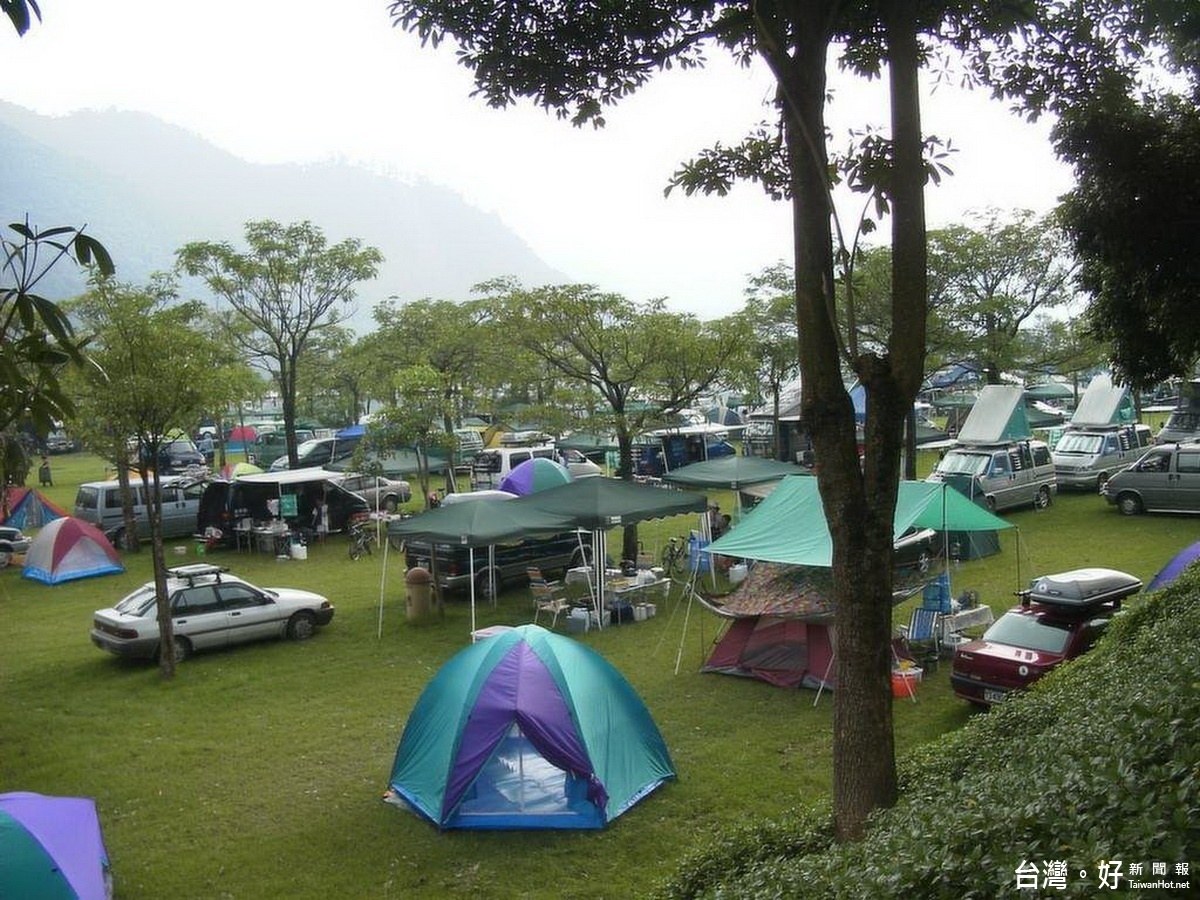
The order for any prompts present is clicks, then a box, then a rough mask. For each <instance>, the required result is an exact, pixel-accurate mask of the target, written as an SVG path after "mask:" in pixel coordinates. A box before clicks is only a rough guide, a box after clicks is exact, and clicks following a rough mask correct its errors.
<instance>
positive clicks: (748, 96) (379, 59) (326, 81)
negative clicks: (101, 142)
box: [0, 0, 1071, 318]
mask: <svg viewBox="0 0 1200 900" xmlns="http://www.w3.org/2000/svg"><path fill="white" fill-rule="evenodd" d="M39 5H40V6H41V8H42V14H43V22H42V23H41V24H38V25H34V27H33V28H32V29H31V30H30V32H29V33H28V34H26V36H25V37H24V38H20V39H18V38H17V37H16V35H15V32H14V31H13V30H12V28H11V27H9V25H8V22H7V20H5V21H3V22H0V60H3V62H4V66H5V72H6V76H5V78H4V80H3V83H0V98H2V99H4V100H7V101H9V102H12V103H16V104H18V105H21V106H25V107H28V108H31V109H33V110H35V111H38V112H41V113H45V114H63V113H67V112H70V111H72V110H75V109H81V108H91V109H110V108H115V109H127V110H138V111H142V112H147V113H150V114H152V115H155V116H157V117H159V118H161V119H163V120H165V121H168V122H171V123H173V124H176V125H179V126H182V127H184V128H186V129H188V130H190V131H193V132H195V133H197V134H200V135H202V136H203V137H205V138H206V139H208V140H209V141H211V142H212V143H213V144H215V145H217V146H219V147H221V148H223V149H225V150H227V151H229V152H231V153H233V154H235V155H237V156H239V157H242V158H243V159H246V160H249V161H251V162H289V161H295V162H311V161H318V160H330V159H334V160H341V161H346V162H354V163H361V164H364V165H368V166H370V167H372V168H374V169H376V170H380V171H384V172H388V173H391V174H394V175H395V176H397V177H400V178H404V179H413V180H417V179H424V180H426V181H429V182H432V183H435V184H439V185H442V186H445V187H448V188H450V189H452V190H455V191H457V192H458V193H459V194H461V195H462V196H463V197H464V198H465V199H466V200H467V201H468V202H470V203H472V204H474V205H476V206H478V207H480V208H482V209H484V210H486V211H489V212H494V213H496V214H497V215H498V216H499V217H500V218H501V219H503V220H504V221H505V222H506V223H507V224H508V225H509V226H510V227H511V228H512V229H513V230H514V231H516V232H517V234H519V235H520V236H521V237H522V238H523V239H524V240H525V241H526V242H527V243H528V244H529V245H530V246H531V247H532V248H533V250H534V252H536V253H537V254H538V255H539V256H541V257H542V259H543V260H545V261H546V262H547V263H548V264H549V265H551V266H553V267H554V268H556V269H558V270H559V271H562V272H564V273H566V275H567V276H568V277H569V278H570V279H571V280H574V281H580V282H590V283H594V284H596V285H597V286H598V287H600V288H601V289H602V290H606V291H614V292H617V293H621V294H624V295H625V296H627V297H629V298H630V299H632V300H646V299H649V298H652V297H666V298H667V300H668V303H669V305H670V306H671V307H672V308H675V309H680V310H687V311H692V312H696V313H697V314H699V315H701V316H702V317H704V318H708V317H711V316H717V315H724V314H726V313H729V312H732V311H734V310H735V309H737V308H738V307H740V305H741V302H742V298H743V292H744V289H745V287H746V284H747V280H748V276H749V275H751V274H753V273H756V272H758V271H760V270H761V269H763V268H764V267H766V266H768V265H771V264H772V263H774V262H776V261H778V260H780V259H787V258H788V257H789V255H790V247H791V234H790V217H789V214H788V210H787V208H786V205H784V204H779V203H773V202H771V201H770V200H768V199H767V198H766V197H765V195H763V194H762V192H761V190H760V189H758V188H757V187H755V186H753V185H745V186H742V187H740V188H738V189H735V191H734V192H733V193H732V194H731V195H730V196H728V197H724V198H716V197H686V196H684V195H683V194H682V193H681V192H676V193H673V194H672V195H671V197H670V198H669V199H664V198H663V187H664V186H665V184H666V181H667V178H668V177H669V176H670V174H671V172H672V171H673V170H674V169H675V167H676V166H677V165H678V164H679V163H680V162H681V161H683V160H685V159H688V158H690V157H692V156H694V155H695V154H696V153H697V152H698V151H700V150H701V149H703V148H705V147H708V146H710V145H712V144H713V143H714V142H716V141H722V142H724V143H726V144H730V143H735V142H737V141H738V140H740V139H741V138H742V137H743V136H744V135H745V134H746V133H747V131H748V129H749V128H750V127H751V126H752V125H753V124H755V123H756V122H758V121H760V120H762V119H763V118H764V117H767V115H768V111H767V110H765V108H764V107H763V105H762V104H763V102H764V100H765V99H767V98H768V97H769V96H770V94H771V79H770V77H769V76H768V75H766V74H765V73H764V72H763V71H756V70H750V71H749V72H747V71H744V70H737V69H735V68H734V67H733V65H732V63H730V62H727V60H726V58H725V57H723V56H720V55H719V54H716V53H714V55H713V58H712V60H711V65H710V67H709V68H708V69H706V70H703V71H700V72H697V71H689V72H679V71H673V72H668V73H664V74H662V75H659V76H658V77H657V78H656V79H655V80H654V81H653V82H652V83H651V84H650V85H649V86H648V87H647V88H645V89H643V90H642V91H641V92H640V93H639V94H636V95H634V97H632V98H630V99H628V100H626V101H625V102H624V103H623V104H622V105H620V106H618V107H615V108H613V109H611V110H609V111H608V112H607V114H606V118H607V120H608V126H607V127H606V128H604V129H602V130H599V131H596V130H593V129H591V128H590V127H589V128H587V129H582V130H581V129H577V128H574V127H572V126H571V125H570V124H569V123H566V122H561V121H558V120H556V119H555V118H553V117H552V116H550V115H547V114H546V113H543V112H542V111H540V110H537V109H534V108H532V107H531V106H529V105H528V104H523V105H521V106H519V107H515V108H510V109H508V110H504V111H496V110H491V109H488V108H487V107H486V106H485V105H484V104H483V103H482V101H480V100H479V99H477V98H475V99H473V98H471V97H470V96H469V94H470V91H471V89H472V82H471V78H470V73H469V72H468V71H467V70H466V69H464V68H462V67H461V66H458V65H457V64H456V63H455V61H454V53H453V50H452V48H450V47H449V46H447V45H443V46H442V47H441V48H439V49H437V50H431V49H429V48H421V47H420V46H419V44H418V42H417V40H416V39H415V38H414V37H412V36H411V35H408V34H406V33H404V32H402V31H400V30H397V29H395V28H392V27H391V24H390V21H389V19H388V17H387V2H386V0H340V2H337V3H331V2H329V0H323V2H317V0H211V2H207V3H183V2H180V0H105V2H103V3H100V2H96V0H41V2H40V4H39ZM838 83H841V84H843V85H844V86H843V87H841V88H838V89H836V95H835V99H834V105H833V107H832V108H831V110H830V123H831V126H832V128H833V131H834V144H833V146H834V147H835V148H837V149H841V148H842V147H844V146H846V145H847V144H848V135H847V129H849V128H852V127H862V126H863V125H868V124H870V125H874V126H881V125H885V124H886V121H887V106H886V102H885V94H884V88H883V86H882V85H880V84H878V83H875V84H874V85H866V84H865V83H863V82H850V81H849V80H848V79H842V78H839V79H838ZM922 114H923V120H924V130H925V131H926V132H927V133H933V134H937V135H939V136H940V137H942V138H943V139H945V138H949V139H950V140H951V142H952V144H953V145H954V146H955V147H957V148H958V152H957V153H956V154H955V155H954V156H953V157H952V158H951V160H950V165H951V167H952V168H953V169H954V172H955V174H954V176H952V177H950V178H949V179H947V180H944V181H943V183H942V186H941V187H938V188H936V189H932V190H931V191H930V192H929V193H928V194H927V202H928V204H929V210H928V220H929V225H930V227H937V226H939V225H945V224H948V223H950V222H954V221H959V220H961V219H962V216H963V214H964V213H965V212H967V211H970V210H982V209H985V208H989V207H995V208H998V209H1001V210H1011V209H1016V208H1028V209H1033V210H1035V211H1038V212H1043V211H1046V210H1049V209H1050V208H1051V207H1052V206H1053V205H1054V202H1055V199H1056V198H1057V197H1058V195H1060V194H1061V193H1063V192H1064V191H1066V190H1067V189H1069V188H1070V186H1071V180H1070V174H1069V171H1068V170H1067V169H1066V168H1065V167H1064V166H1062V165H1061V164H1060V163H1058V162H1057V161H1056V160H1055V158H1054V156H1053V153H1052V152H1051V150H1050V147H1049V142H1048V140H1047V138H1046V134H1047V132H1048V126H1047V125H1044V124H1039V125H1037V126H1033V125H1029V124H1026V123H1023V122H1021V121H1020V120H1019V119H1017V118H1016V117H1014V116H1013V115H1011V114H1010V113H1008V112H1007V111H1006V110H1005V109H1004V107H1003V106H1002V105H1000V104H998V103H996V102H995V101H991V100H989V99H988V98H987V97H986V96H985V95H984V94H982V93H980V92H976V93H964V92H961V91H955V90H950V89H946V88H944V87H939V88H938V90H937V91H934V92H932V93H931V95H930V96H929V97H928V98H927V100H926V102H925V107H924V109H923V113H922ZM860 203H861V200H859V201H856V203H855V205H854V206H853V207H851V206H849V205H847V206H846V207H845V208H844V209H843V214H845V215H851V214H853V215H857V212H858V205H859V204H860ZM318 224H319V223H318ZM497 274H499V273H497Z"/></svg>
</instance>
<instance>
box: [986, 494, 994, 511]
mask: <svg viewBox="0 0 1200 900" xmlns="http://www.w3.org/2000/svg"><path fill="white" fill-rule="evenodd" d="M983 505H984V506H986V507H987V511H988V512H995V511H996V498H995V497H993V496H992V495H991V494H988V495H987V496H986V497H984V498H983Z"/></svg>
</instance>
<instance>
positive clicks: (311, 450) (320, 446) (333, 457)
mask: <svg viewBox="0 0 1200 900" xmlns="http://www.w3.org/2000/svg"><path fill="white" fill-rule="evenodd" d="M359 440H360V438H357V437H348V438H342V439H340V440H339V439H338V438H331V437H329V438H314V439H313V440H311V441H305V442H304V443H303V444H300V445H299V446H298V447H297V448H296V466H295V468H297V469H312V468H318V467H320V466H326V465H328V464H329V463H331V462H337V461H338V460H342V459H349V458H350V457H351V456H353V455H354V450H355V448H357V447H358V442H359ZM289 468H292V467H291V466H289V465H288V458H287V456H280V457H277V458H276V459H275V460H274V461H273V462H272V463H271V471H272V472H279V471H282V470H284V469H289Z"/></svg>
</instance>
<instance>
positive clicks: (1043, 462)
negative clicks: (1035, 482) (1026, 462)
mask: <svg viewBox="0 0 1200 900" xmlns="http://www.w3.org/2000/svg"><path fill="white" fill-rule="evenodd" d="M1033 464H1034V465H1035V466H1049V465H1052V464H1053V458H1052V457H1051V456H1050V448H1049V447H1044V446H1042V445H1040V444H1039V445H1037V446H1035V447H1034V448H1033Z"/></svg>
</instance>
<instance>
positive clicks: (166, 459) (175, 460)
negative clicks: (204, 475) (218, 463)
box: [139, 437, 206, 475]
mask: <svg viewBox="0 0 1200 900" xmlns="http://www.w3.org/2000/svg"><path fill="white" fill-rule="evenodd" d="M139 453H141V454H142V455H143V456H145V457H147V458H146V462H147V463H149V465H150V468H152V469H154V471H155V472H157V473H158V474H159V475H180V474H194V473H198V472H200V471H202V470H203V469H204V467H205V465H206V461H205V459H204V454H203V453H201V452H200V448H199V447H197V446H196V445H195V444H194V443H193V442H192V439H191V438H189V437H178V438H175V439H173V440H170V441H164V442H163V444H162V446H160V447H159V449H158V460H157V462H156V461H153V460H150V459H149V454H148V452H147V451H146V450H145V448H142V449H140V450H139Z"/></svg>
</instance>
